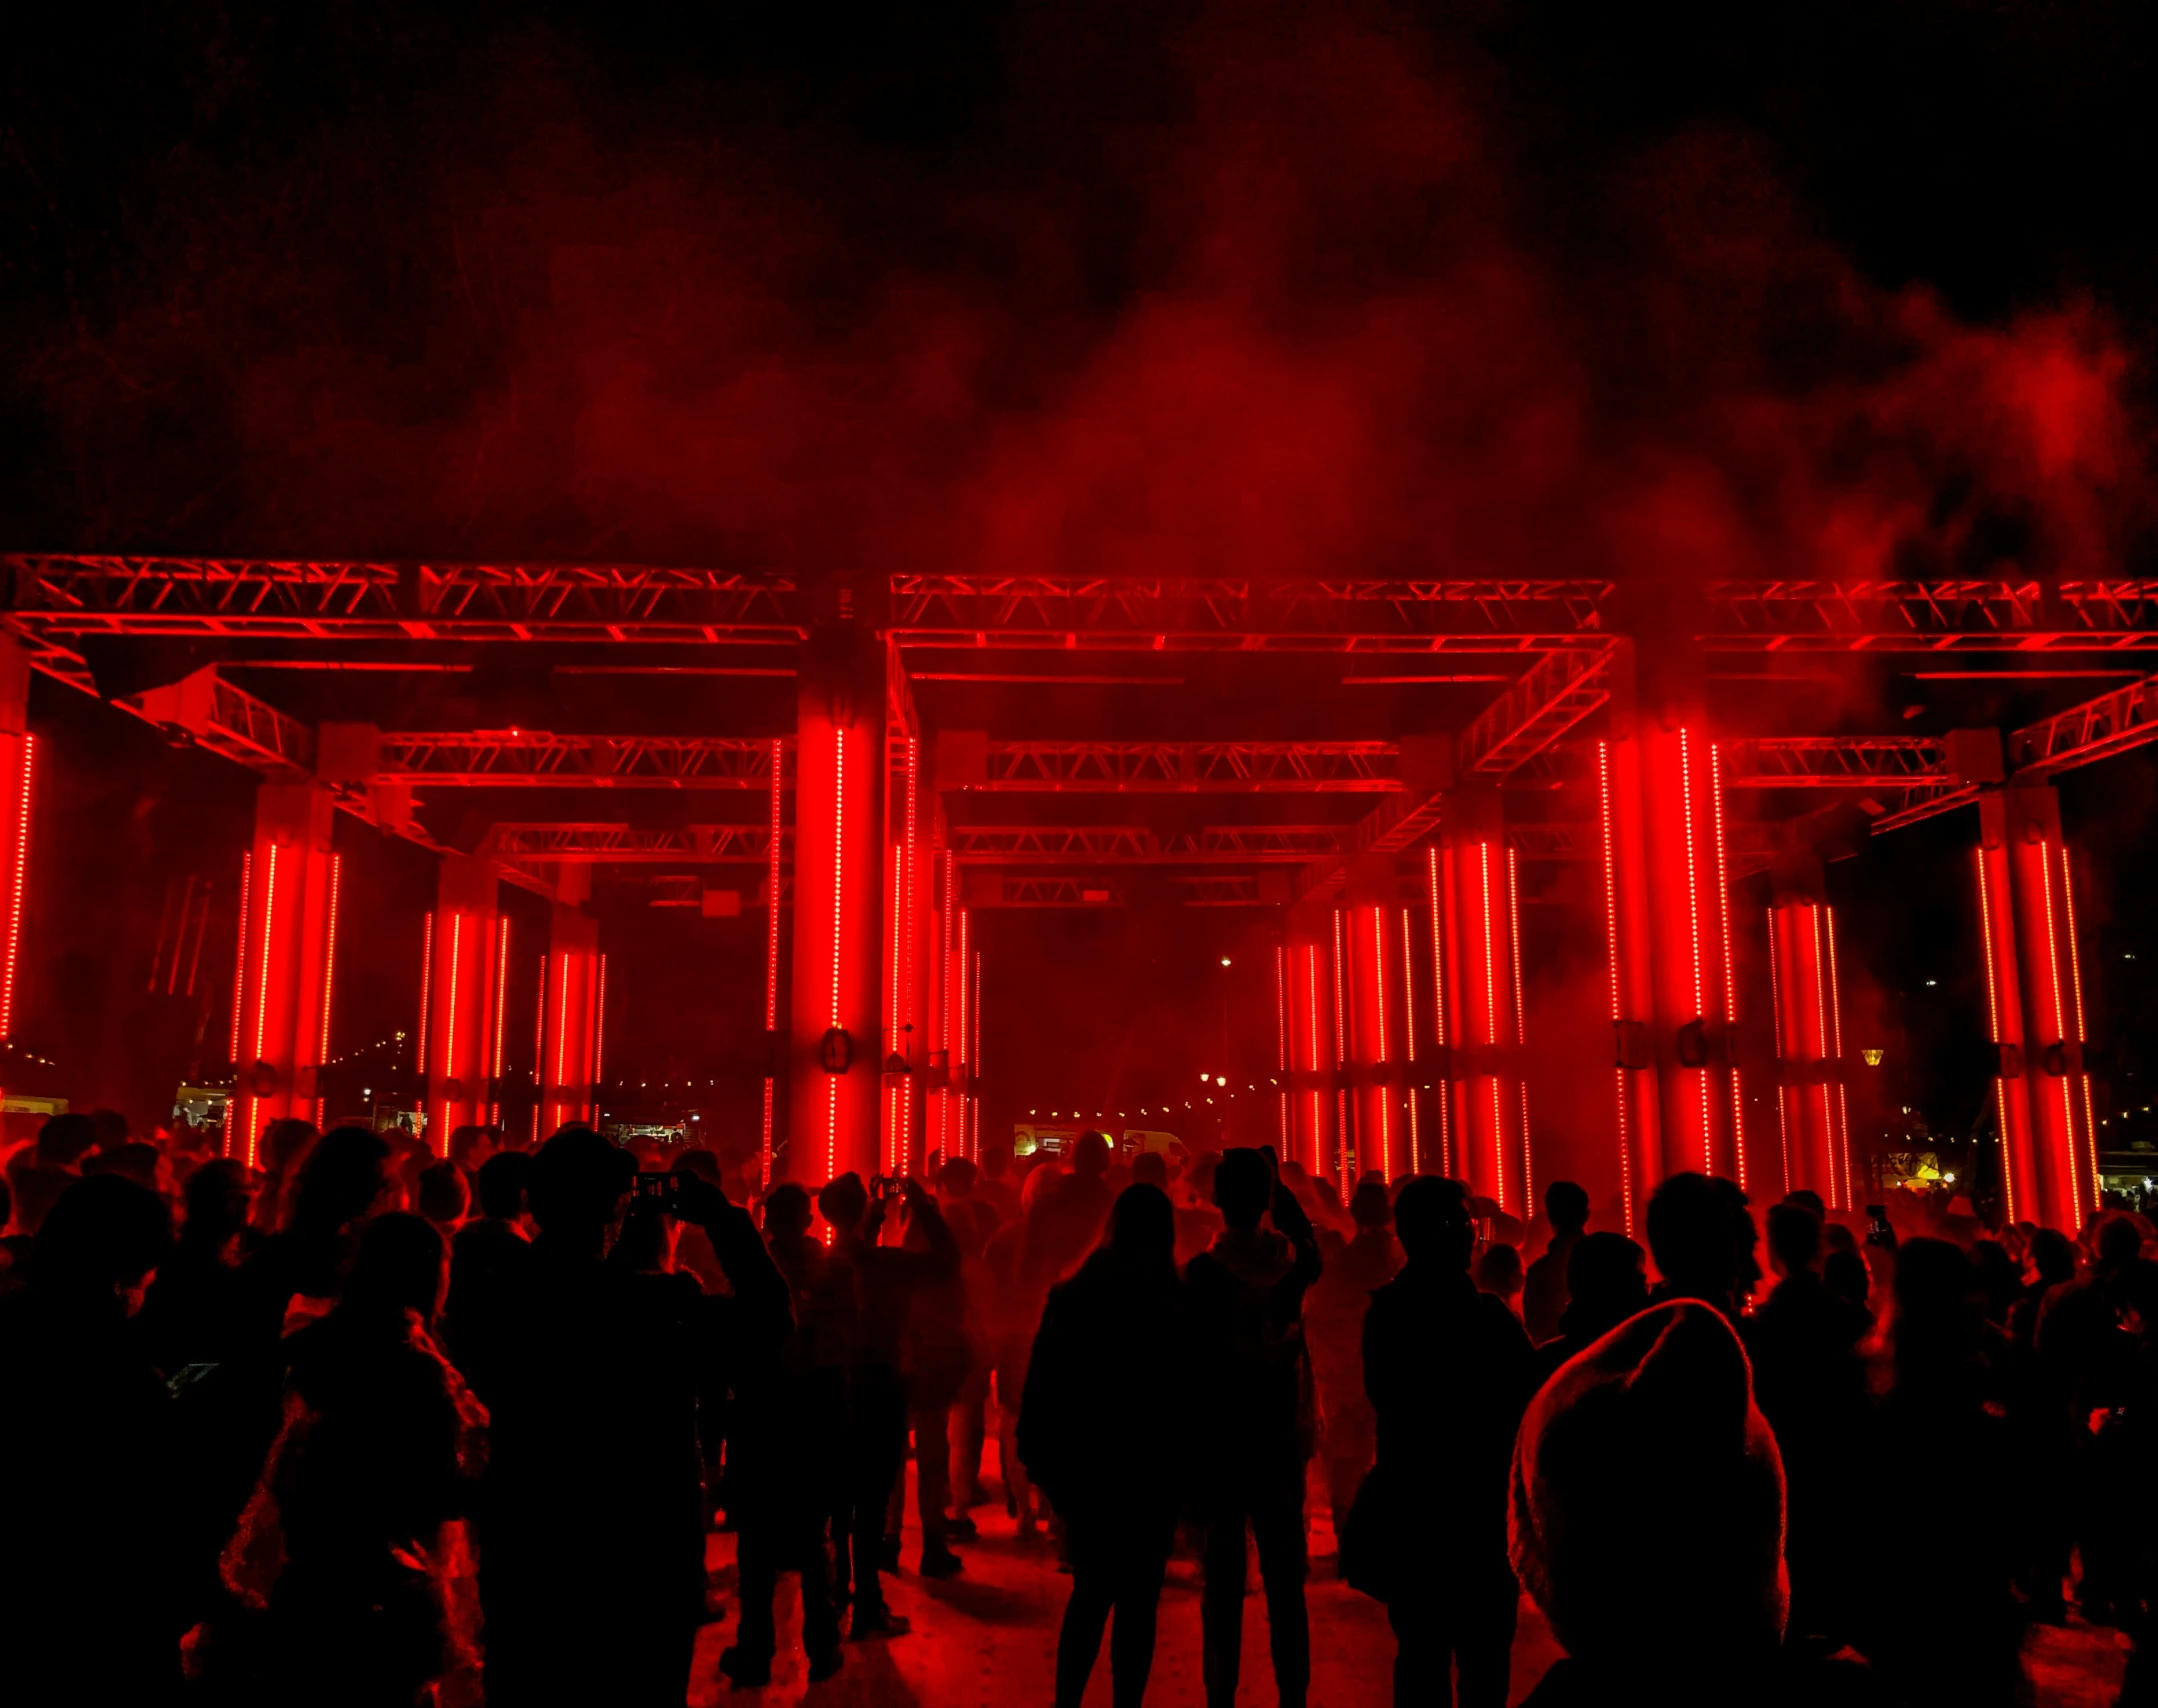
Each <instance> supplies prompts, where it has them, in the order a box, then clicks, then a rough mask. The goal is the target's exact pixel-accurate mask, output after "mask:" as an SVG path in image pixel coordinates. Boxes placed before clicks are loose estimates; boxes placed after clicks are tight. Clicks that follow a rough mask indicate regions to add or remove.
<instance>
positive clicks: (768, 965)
mask: <svg viewBox="0 0 2158 1708" xmlns="http://www.w3.org/2000/svg"><path fill="white" fill-rule="evenodd" d="M786 759H787V744H786V743H785V742H784V741H780V740H778V739H776V738H775V739H774V740H773V742H772V787H771V798H770V802H769V806H770V812H771V819H770V825H771V832H772V837H771V841H770V842H769V843H768V844H767V846H766V849H765V870H764V902H765V908H766V913H765V919H764V1134H763V1140H762V1144H761V1148H760V1150H759V1153H758V1154H759V1168H758V1178H759V1182H760V1184H762V1185H765V1186H770V1185H771V1184H772V1157H773V1153H774V1150H775V1147H776V1146H777V1145H778V1143H779V1086H780V1079H779V1076H780V1072H781V1067H782V1063H783V1061H784V1059H785V1050H784V1048H783V1044H782V1034H781V1032H780V1029H779V974H780V959H779V936H780V926H779V919H780V912H779V908H780V893H781V890H782V888H783V885H784V881H785V874H784V872H783V871H782V869H781V866H780V855H781V847H782V828H781V823H780V819H781V813H780V808H781V804H782V802H783V800H784V796H783V794H782V788H783V777H784V773H785V770H786Z"/></svg>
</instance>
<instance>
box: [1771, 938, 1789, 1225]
mask: <svg viewBox="0 0 2158 1708" xmlns="http://www.w3.org/2000/svg"><path fill="white" fill-rule="evenodd" d="M1780 935H1782V933H1780V932H1779V930H1778V927H1777V923H1776V910H1775V909H1774V908H1773V907H1771V908H1770V909H1769V910H1768V1011H1769V1016H1770V1018H1771V1019H1772V1020H1773V1021H1774V1022H1775V1025H1776V1053H1777V1054H1778V1055H1781V1054H1782V1053H1783V1043H1784V1034H1783V986H1782V980H1781V978H1780V976H1779V975H1778V973H1777V971H1776V961H1777V954H1776V944H1777V939H1778V937H1779V936H1780ZM1787 1096H1788V1088H1787V1087H1786V1086H1784V1085H1783V1084H1781V1083H1780V1082H1779V1083H1778V1085H1777V1087H1776V1134H1777V1137H1778V1138H1779V1139H1780V1140H1781V1141H1782V1144H1783V1193H1784V1196H1785V1197H1786V1198H1788V1197H1789V1196H1790V1195H1791V1118H1790V1115H1789V1113H1788V1110H1787V1108H1786V1103H1787Z"/></svg>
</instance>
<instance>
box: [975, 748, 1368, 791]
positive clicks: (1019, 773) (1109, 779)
mask: <svg viewBox="0 0 2158 1708" xmlns="http://www.w3.org/2000/svg"><path fill="white" fill-rule="evenodd" d="M1399 757H1400V755H1399V751H1398V750H1397V749H1396V748H1395V746H1394V745H1393V743H1391V742H1385V741H993V742H991V743H990V744H989V770H988V779H987V781H986V782H982V783H975V784H970V785H967V786H968V787H970V788H974V789H987V790H991V791H1001V792H1004V793H1020V794H1042V793H1052V794H1125V793H1130V794H1193V793H1200V794H1204V793H1230V794H1274V793H1285V794H1308V793H1321V794H1326V793H1370V792H1374V791H1382V790H1396V789H1399V788H1400V787H1401V780H1400V778H1399V776H1398V775H1397V762H1398V760H1399Z"/></svg>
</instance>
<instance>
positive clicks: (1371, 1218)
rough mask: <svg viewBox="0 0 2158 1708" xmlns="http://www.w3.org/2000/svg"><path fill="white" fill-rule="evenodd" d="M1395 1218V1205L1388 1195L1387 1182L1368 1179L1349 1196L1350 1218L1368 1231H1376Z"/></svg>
mask: <svg viewBox="0 0 2158 1708" xmlns="http://www.w3.org/2000/svg"><path fill="white" fill-rule="evenodd" d="M1393 1219H1394V1206H1393V1203H1392V1202H1391V1200H1389V1199H1388V1198H1387V1196H1386V1183H1385V1182H1384V1181H1380V1180H1366V1181H1364V1182H1363V1183H1362V1184H1361V1185H1359V1186H1358V1187H1357V1189H1356V1190H1355V1192H1353V1193H1352V1194H1350V1197H1349V1220H1350V1221H1352V1222H1354V1223H1355V1224H1356V1225H1357V1227H1358V1228H1360V1229H1362V1230H1363V1231H1364V1232H1366V1233H1373V1232H1376V1231H1377V1230H1378V1229H1380V1228H1383V1227H1385V1226H1386V1225H1387V1223H1389V1222H1391V1221H1392V1220H1393Z"/></svg>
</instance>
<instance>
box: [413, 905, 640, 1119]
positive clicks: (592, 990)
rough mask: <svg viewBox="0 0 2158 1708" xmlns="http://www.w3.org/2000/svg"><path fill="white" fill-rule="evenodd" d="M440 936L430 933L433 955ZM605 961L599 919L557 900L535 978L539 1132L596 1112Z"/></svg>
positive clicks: (601, 1067)
mask: <svg viewBox="0 0 2158 1708" xmlns="http://www.w3.org/2000/svg"><path fill="white" fill-rule="evenodd" d="M441 955H442V933H441V931H440V930H439V929H438V930H437V931H436V933H435V957H436V959H437V960H438V961H439V960H440V958H441ZM606 1025H607V957H606V956H605V955H603V954H601V953H600V948H599V921H598V920H596V919H593V918H592V917H591V916H589V915H588V914H587V913H586V912H585V911H584V909H583V908H582V907H581V906H579V905H578V904H577V903H575V902H566V901H557V902H556V903H555V904H554V907H553V909H552V910H551V912H550V914H549V917H548V923H547V959H546V962H545V964H544V965H543V966H542V968H541V977H540V1032H539V1044H540V1105H539V1118H540V1129H541V1131H542V1132H543V1133H551V1132H553V1131H554V1130H555V1129H556V1128H557V1127H563V1126H568V1125H569V1124H570V1123H572V1122H579V1121H582V1122H589V1121H592V1120H594V1119H596V1118H597V1116H598V1114H599V1084H600V1076H601V1074H602V1073H603V1072H604V1071H605V1068H606V1053H605V1050H606Z"/></svg>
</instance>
